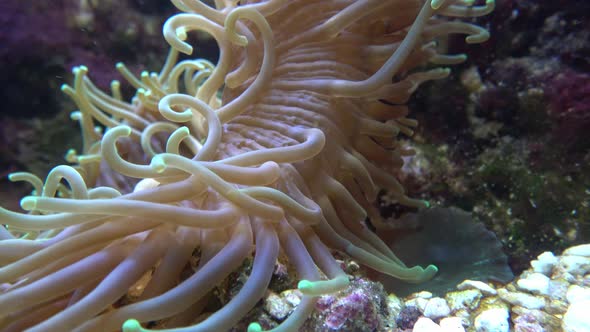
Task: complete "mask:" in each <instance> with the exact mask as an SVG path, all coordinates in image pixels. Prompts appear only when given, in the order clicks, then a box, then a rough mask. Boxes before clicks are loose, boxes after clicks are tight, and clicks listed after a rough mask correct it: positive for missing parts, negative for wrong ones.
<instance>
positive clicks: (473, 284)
mask: <svg viewBox="0 0 590 332" xmlns="http://www.w3.org/2000/svg"><path fill="white" fill-rule="evenodd" d="M457 289H460V290H463V289H479V291H481V292H482V293H483V294H484V295H496V294H497V293H498V292H496V290H495V289H494V288H492V287H491V286H490V285H488V284H486V283H485V282H483V281H477V280H465V281H463V282H462V283H460V284H458V285H457Z"/></svg>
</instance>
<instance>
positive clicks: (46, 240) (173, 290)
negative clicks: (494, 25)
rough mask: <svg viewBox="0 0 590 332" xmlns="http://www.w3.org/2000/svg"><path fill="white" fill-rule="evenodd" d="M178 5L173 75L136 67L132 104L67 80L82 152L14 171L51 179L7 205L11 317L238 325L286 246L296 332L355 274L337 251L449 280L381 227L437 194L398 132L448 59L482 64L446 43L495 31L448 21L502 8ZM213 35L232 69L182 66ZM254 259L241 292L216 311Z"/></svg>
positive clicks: (168, 32)
mask: <svg viewBox="0 0 590 332" xmlns="http://www.w3.org/2000/svg"><path fill="white" fill-rule="evenodd" d="M172 2H173V3H174V5H175V6H176V7H177V8H178V9H179V10H181V11H182V13H180V14H177V15H174V16H173V17H171V18H170V19H169V20H168V21H167V22H166V24H165V26H164V37H165V39H166V40H167V42H168V43H169V44H170V45H171V47H172V48H171V50H170V53H169V55H168V58H167V60H166V62H165V64H164V66H163V68H162V70H161V71H160V72H159V73H149V72H144V73H142V74H141V75H140V77H135V76H134V75H133V74H132V73H131V72H130V71H129V70H128V69H127V68H126V67H125V66H124V65H123V64H118V65H117V68H118V69H119V71H120V72H121V73H122V74H123V76H124V77H125V78H126V79H127V80H128V81H129V83H130V84H132V85H133V86H134V87H135V88H136V89H137V93H136V95H135V96H134V98H133V99H132V100H131V101H130V102H126V101H123V99H122V97H121V92H120V84H119V83H118V82H113V84H112V91H111V93H104V92H102V91H100V90H99V89H97V88H96V86H95V85H94V84H93V83H92V82H91V80H90V79H89V78H88V77H87V74H88V69H87V68H86V67H83V66H81V67H77V68H75V69H74V71H73V72H74V75H75V81H74V84H73V85H72V86H64V87H63V88H62V90H63V91H64V92H65V93H66V94H67V95H69V96H70V97H71V98H72V99H73V100H74V101H75V103H76V104H77V106H78V108H79V110H77V111H75V112H73V113H72V119H73V120H75V121H77V122H78V123H79V125H80V127H81V131H82V137H83V141H84V144H83V147H82V150H81V151H80V152H77V151H75V150H70V151H69V152H68V154H67V161H68V162H69V163H70V164H71V166H66V165H61V166H57V167H56V168H54V169H53V170H52V171H51V172H50V174H49V175H48V176H47V178H46V180H45V181H42V180H41V179H40V178H38V177H37V176H35V175H33V174H29V173H14V174H12V175H11V180H13V181H26V182H29V183H30V184H31V185H32V186H33V188H34V191H33V193H32V194H31V195H30V196H27V197H25V198H23V200H22V201H21V207H22V208H23V209H24V210H25V211H27V212H26V213H19V212H12V211H8V210H5V209H0V218H1V219H0V220H1V223H2V224H3V225H6V226H2V227H0V266H1V267H0V285H1V287H0V292H1V293H0V328H2V330H5V331H20V330H23V329H29V330H30V331H51V330H60V331H65V330H68V331H69V330H72V331H116V330H119V329H122V330H123V331H128V332H135V331H144V330H146V328H144V327H142V324H144V325H143V326H145V324H149V326H152V327H156V328H158V329H162V328H167V329H168V331H224V330H228V329H230V328H231V327H232V326H234V325H235V324H237V323H238V322H239V321H240V320H241V319H242V318H243V317H244V316H245V315H246V314H247V313H248V311H249V310H250V309H252V308H253V307H254V306H255V305H256V303H257V302H258V301H259V300H260V299H261V298H262V297H263V296H264V293H265V291H266V289H267V287H268V285H269V283H270V279H271V277H272V272H273V269H274V265H275V262H276V260H277V258H278V257H279V253H280V252H281V251H282V252H283V253H284V256H285V257H287V259H288V260H289V263H290V264H291V265H292V266H293V267H294V269H295V271H296V273H297V275H298V277H299V278H300V280H301V281H300V282H299V283H298V285H297V287H298V289H299V290H300V291H301V292H302V293H303V298H302V301H301V303H300V304H299V306H298V307H297V308H296V309H295V310H294V312H293V313H292V314H291V315H290V316H289V317H288V318H287V319H286V320H285V321H283V322H282V323H281V324H280V325H278V326H277V327H276V328H275V329H276V330H281V331H296V330H297V329H298V328H299V327H300V326H301V325H302V324H303V323H304V322H305V320H306V319H307V317H308V316H309V314H310V313H311V312H312V310H313V306H314V304H315V300H316V299H317V297H318V296H320V295H323V294H327V293H331V292H337V291H339V290H342V289H344V288H345V287H347V286H348V276H347V275H346V274H345V273H344V272H343V271H342V270H341V268H340V266H339V264H338V263H337V262H336V260H335V259H334V257H333V256H332V252H333V251H339V252H342V253H345V254H347V255H349V256H351V257H352V258H353V259H355V260H356V261H358V262H359V263H361V264H364V265H366V266H369V267H371V268H373V269H376V270H378V271H381V272H383V273H386V274H389V275H392V276H395V277H397V278H400V279H403V280H409V281H415V282H420V281H422V280H426V279H428V278H431V277H432V276H433V275H434V274H435V273H436V267H434V266H427V267H426V268H422V267H406V266H405V265H404V264H403V262H401V261H400V260H399V259H398V258H397V257H396V256H395V255H394V253H393V252H391V251H390V250H389V248H388V247H387V246H386V245H385V244H384V243H383V242H382V241H381V240H380V239H379V238H378V237H377V236H376V235H375V234H374V233H372V232H371V231H370V230H369V229H368V228H367V226H366V224H365V220H366V218H367V217H369V218H370V219H371V221H372V222H373V223H374V224H379V223H380V219H379V214H378V211H377V210H376V207H375V205H374V204H375V199H376V195H377V192H378V191H379V190H381V189H386V190H389V191H390V192H391V193H392V194H393V196H394V197H395V198H396V200H397V201H398V203H399V204H403V205H407V206H413V207H418V208H420V207H425V206H426V204H425V203H424V202H422V201H419V200H414V199H411V198H409V197H408V196H407V195H406V194H405V193H404V189H403V188H402V186H401V185H400V183H399V182H398V180H397V179H396V177H395V175H394V174H395V173H396V172H397V171H399V169H400V168H401V167H402V166H403V159H402V157H403V156H405V155H409V154H412V151H411V150H409V149H405V148H404V147H403V146H402V144H401V143H400V142H399V141H398V140H397V137H398V136H399V135H406V136H411V135H412V133H413V129H412V128H413V127H415V126H416V125H417V124H416V122H415V121H414V120H412V119H410V118H408V117H407V116H408V110H407V108H406V106H405V105H404V103H405V102H406V101H407V99H408V98H409V97H410V95H411V94H412V92H413V91H414V90H415V89H416V88H417V87H418V85H419V84H420V83H422V82H424V81H427V80H432V79H440V78H443V77H445V76H446V75H448V72H449V70H448V69H446V68H440V67H437V65H446V64H454V63H458V62H461V61H463V60H464V59H465V57H464V55H445V54H439V53H438V51H437V47H436V41H437V40H438V39H440V38H445V37H446V36H447V35H449V34H453V33H461V34H466V35H467V37H466V41H467V42H468V43H477V42H482V41H484V40H485V39H486V38H487V32H486V31H485V30H483V29H481V28H479V27H477V26H474V25H471V24H468V23H464V22H460V21H454V20H452V19H451V20H449V17H450V18H453V17H475V16H480V15H485V14H487V13H488V12H490V11H491V10H492V7H493V2H492V1H487V3H485V4H484V5H474V4H473V2H472V1H469V0H446V1H445V0H432V1H430V0H429V1H426V2H424V1H421V0H403V1H402V0H397V1H396V0H391V1H383V0H379V1H376V0H359V1H353V0H338V1H326V0H293V1H286V0H269V1H264V2H260V1H235V0H217V1H215V4H216V8H212V7H209V6H207V5H205V4H204V3H202V2H200V1H197V0H173V1H172ZM195 30H199V31H203V32H206V33H208V34H210V35H211V36H212V37H213V38H214V39H215V40H216V41H217V43H218V46H219V48H220V58H219V61H218V63H217V64H216V65H213V64H212V63H210V62H209V61H207V60H203V59H189V60H183V61H179V60H178V55H179V52H182V53H186V54H192V52H193V46H191V45H189V44H188V43H186V42H185V41H184V40H186V37H187V35H188V34H189V33H191V32H193V31H195ZM250 256H253V262H252V269H251V273H250V275H249V278H248V280H247V281H246V282H245V283H244V285H243V286H242V287H241V289H240V291H239V292H238V293H237V294H236V295H235V296H234V297H233V298H232V299H231V300H230V301H229V302H228V303H226V304H225V305H224V306H222V307H221V308H219V309H218V310H217V311H215V312H213V313H205V312H203V311H204V310H205V309H204V308H205V307H206V304H207V302H208V299H209V298H210V297H211V294H212V291H213V290H214V288H215V287H216V285H218V284H219V283H220V282H221V281H222V280H224V279H226V278H227V277H228V276H229V275H230V273H232V272H233V271H236V270H237V269H239V267H240V266H241V265H242V263H243V261H244V260H245V259H247V258H248V257H250ZM194 260H197V261H198V263H197V264H196V265H191V264H190V262H191V261H194ZM131 290H133V291H131ZM195 321H198V323H196V324H195V323H194V322H195ZM261 329H262V327H261V326H260V325H258V324H257V323H252V324H251V325H250V327H249V330H250V331H260V330H261Z"/></svg>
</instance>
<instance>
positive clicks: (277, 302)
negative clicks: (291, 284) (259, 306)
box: [264, 292, 292, 320]
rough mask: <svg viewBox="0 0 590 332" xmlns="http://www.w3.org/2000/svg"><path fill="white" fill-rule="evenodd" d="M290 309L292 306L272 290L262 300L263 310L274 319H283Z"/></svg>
mask: <svg viewBox="0 0 590 332" xmlns="http://www.w3.org/2000/svg"><path fill="white" fill-rule="evenodd" d="M291 309H292V307H291V306H290V305H289V304H288V303H287V302H286V301H285V300H284V299H282V298H281V297H280V296H278V295H277V294H276V293H274V292H269V293H268V295H267V296H266V299H265V300H264V310H266V312H268V314H269V315H271V316H272V317H273V318H275V319H278V320H283V319H285V318H286V317H287V315H289V312H291Z"/></svg>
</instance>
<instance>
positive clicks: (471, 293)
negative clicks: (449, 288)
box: [445, 289, 482, 312]
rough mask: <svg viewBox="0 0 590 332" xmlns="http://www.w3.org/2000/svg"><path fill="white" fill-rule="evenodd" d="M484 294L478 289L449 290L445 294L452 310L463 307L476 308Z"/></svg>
mask: <svg viewBox="0 0 590 332" xmlns="http://www.w3.org/2000/svg"><path fill="white" fill-rule="evenodd" d="M481 298H482V294H481V292H480V291H479V290H477V289H467V290H463V291H459V292H449V293H447V295H445V299H446V300H447V303H448V305H449V308H451V311H452V312H455V311H458V310H461V309H471V310H473V309H475V308H477V306H478V304H479V300H480V299H481Z"/></svg>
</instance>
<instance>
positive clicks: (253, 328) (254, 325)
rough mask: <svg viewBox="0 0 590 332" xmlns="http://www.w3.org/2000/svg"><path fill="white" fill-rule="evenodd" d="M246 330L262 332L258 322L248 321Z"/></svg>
mask: <svg viewBox="0 0 590 332" xmlns="http://www.w3.org/2000/svg"><path fill="white" fill-rule="evenodd" d="M248 332H262V326H260V324H258V323H250V325H248Z"/></svg>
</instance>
